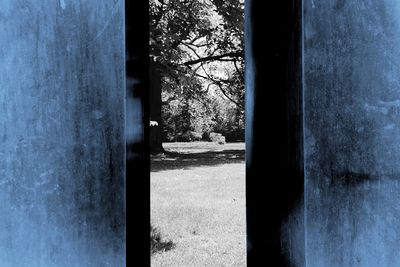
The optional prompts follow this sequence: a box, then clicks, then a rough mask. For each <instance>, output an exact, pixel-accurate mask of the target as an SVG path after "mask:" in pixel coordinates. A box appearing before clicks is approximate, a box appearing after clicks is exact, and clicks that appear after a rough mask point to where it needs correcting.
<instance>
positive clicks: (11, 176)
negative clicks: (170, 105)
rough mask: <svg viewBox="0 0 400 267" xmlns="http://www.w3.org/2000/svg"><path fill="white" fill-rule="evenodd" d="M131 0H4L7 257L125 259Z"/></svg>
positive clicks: (0, 54) (2, 198) (118, 262)
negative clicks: (127, 13)
mask: <svg viewBox="0 0 400 267" xmlns="http://www.w3.org/2000/svg"><path fill="white" fill-rule="evenodd" d="M124 54H125V51H124V1H121V0H88V1H79V0H60V1H56V0H41V1H36V0H28V1H27V0H1V1H0V58H1V60H0V113H1V115H0V159H1V160H0V214H1V215H0V216H1V217H0V218H1V219H0V265H1V266H41V267H46V266H125V264H124V262H125V252H124V241H125V240H124V239H125V234H124V232H125V226H124V150H125V138H124V103H125V102H124V97H125V94H124V92H125V82H124V79H125V72H124V60H125V59H124V58H125V57H124Z"/></svg>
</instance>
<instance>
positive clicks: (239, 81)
mask: <svg viewBox="0 0 400 267" xmlns="http://www.w3.org/2000/svg"><path fill="white" fill-rule="evenodd" d="M243 16H244V1H243V0H225V1H224V0H151V1H150V60H151V62H152V63H153V64H154V66H155V67H156V68H157V70H158V71H159V72H160V74H161V87H162V103H163V104H164V105H163V107H162V108H163V113H162V114H163V121H164V125H165V130H166V132H167V135H168V134H169V135H170V136H171V138H173V136H175V138H176V136H177V135H179V134H182V133H184V132H190V131H192V132H197V133H204V132H209V131H217V130H219V131H220V132H223V131H224V129H225V130H226V129H229V130H230V131H236V132H242V133H243V129H244V126H243V124H244V123H243V120H244V60H243V57H244V49H243ZM227 123H231V124H232V125H226V124H227ZM223 125H225V128H223V129H218V128H221V127H223ZM177 128H179V129H177ZM171 138H168V136H167V139H171Z"/></svg>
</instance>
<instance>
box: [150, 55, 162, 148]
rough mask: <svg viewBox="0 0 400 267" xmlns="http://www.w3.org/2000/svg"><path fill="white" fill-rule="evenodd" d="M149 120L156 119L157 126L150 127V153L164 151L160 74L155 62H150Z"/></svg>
mask: <svg viewBox="0 0 400 267" xmlns="http://www.w3.org/2000/svg"><path fill="white" fill-rule="evenodd" d="M149 99H150V120H151V121H156V122H157V123H158V125H157V126H151V127H150V153H152V154H157V153H162V152H164V148H163V146H162V141H163V134H162V118H161V75H160V73H159V71H158V69H157V67H156V63H155V62H150V97H149Z"/></svg>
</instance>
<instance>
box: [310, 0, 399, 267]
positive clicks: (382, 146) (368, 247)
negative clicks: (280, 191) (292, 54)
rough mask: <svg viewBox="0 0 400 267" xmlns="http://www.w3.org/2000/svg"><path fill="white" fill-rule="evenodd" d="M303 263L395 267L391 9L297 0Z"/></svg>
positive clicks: (382, 1)
mask: <svg viewBox="0 0 400 267" xmlns="http://www.w3.org/2000/svg"><path fill="white" fill-rule="evenodd" d="M303 2H304V3H303V4H304V7H303V8H304V9H303V22H304V24H303V30H304V36H303V37H304V47H303V49H304V50H303V71H304V79H303V86H304V106H303V109H304V127H305V129H304V135H305V142H304V149H305V181H306V183H305V223H306V235H305V237H306V240H305V243H306V248H305V255H306V265H307V266H319V267H321V266H343V267H344V266H353V267H354V266H400V258H399V251H398V248H399V247H400V230H399V229H400V220H399V218H400V205H399V203H400V186H399V178H400V116H399V115H400V46H399V44H400V19H399V18H400V16H399V14H400V3H399V2H398V1H395V0H352V1H344V0H335V1H332V0H321V1H318V0H304V1H303Z"/></svg>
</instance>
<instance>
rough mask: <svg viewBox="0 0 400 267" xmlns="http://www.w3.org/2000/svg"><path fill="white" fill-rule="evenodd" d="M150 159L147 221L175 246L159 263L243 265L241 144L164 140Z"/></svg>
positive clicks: (154, 260)
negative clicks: (168, 141)
mask: <svg viewBox="0 0 400 267" xmlns="http://www.w3.org/2000/svg"><path fill="white" fill-rule="evenodd" d="M164 148H165V149H166V151H167V152H166V153H165V154H159V155H156V156H153V157H152V164H151V222H152V224H153V225H154V226H155V227H157V228H159V230H160V231H161V235H162V238H163V239H165V240H167V241H168V240H171V241H172V242H174V243H175V244H176V247H175V248H174V249H172V250H169V251H166V252H159V253H156V254H154V255H153V256H152V258H151V265H152V266H153V267H158V266H174V267H180V266H184V267H186V266H213V267H214V266H215V267H216V266H246V231H245V229H246V227H245V221H246V220H245V164H244V162H245V161H244V144H243V143H235V144H229V143H228V144H225V145H217V144H213V143H203V142H196V143H165V144H164Z"/></svg>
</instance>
